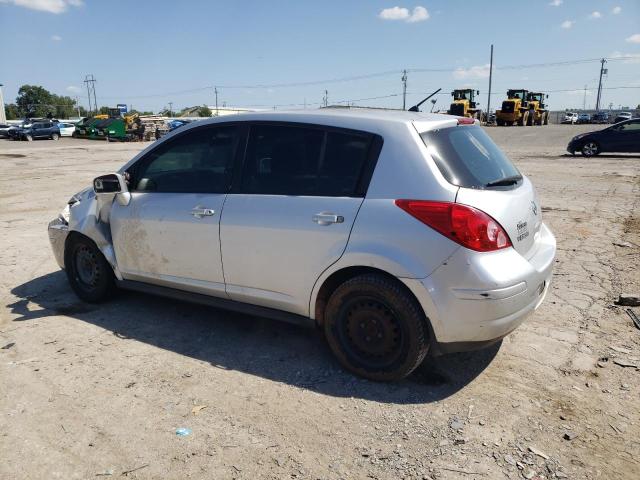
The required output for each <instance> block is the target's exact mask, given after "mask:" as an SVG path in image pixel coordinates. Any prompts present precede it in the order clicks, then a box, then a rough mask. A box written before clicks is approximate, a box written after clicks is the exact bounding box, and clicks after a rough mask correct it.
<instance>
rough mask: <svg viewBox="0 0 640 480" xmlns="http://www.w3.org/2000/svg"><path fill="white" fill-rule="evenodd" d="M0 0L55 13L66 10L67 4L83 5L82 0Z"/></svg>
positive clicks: (0, 0)
mask: <svg viewBox="0 0 640 480" xmlns="http://www.w3.org/2000/svg"><path fill="white" fill-rule="evenodd" d="M0 2H1V3H12V4H14V5H16V6H18V7H24V8H28V9H30V10H38V11H40V12H49V13H55V14H58V13H62V12H64V11H66V10H67V8H68V7H69V6H73V7H80V6H82V5H84V1H83V0H0Z"/></svg>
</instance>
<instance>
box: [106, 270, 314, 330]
mask: <svg viewBox="0 0 640 480" xmlns="http://www.w3.org/2000/svg"><path fill="white" fill-rule="evenodd" d="M117 285H118V287H120V288H123V289H125V290H133V291H136V292H142V293H148V294H151V295H159V296H162V297H165V298H172V299H175V300H182V301H186V302H191V303H199V304H202V305H207V306H210V307H214V308H221V309H224V310H231V311H234V312H239V313H244V314H247V315H254V316H260V317H267V318H271V319H273V320H278V321H281V322H287V323H292V324H294V325H301V326H304V327H313V326H315V322H314V321H313V320H312V319H310V318H308V317H305V316H303V315H296V314H295V313H289V312H285V311H282V310H276V309H274V308H268V307H261V306H259V305H252V304H248V303H242V302H237V301H234V300H229V299H227V298H220V297H213V296H210V295H203V294H200V293H193V292H187V291H184V290H177V289H175V288H168V287H162V286H159V285H151V284H148V283H142V282H134V281H131V280H118V281H117Z"/></svg>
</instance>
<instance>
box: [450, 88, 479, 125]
mask: <svg viewBox="0 0 640 480" xmlns="http://www.w3.org/2000/svg"><path fill="white" fill-rule="evenodd" d="M479 94H480V91H479V90H472V89H470V88H464V89H457V90H454V91H453V92H451V96H452V97H453V102H451V105H450V106H449V110H448V112H447V113H448V114H449V115H457V116H459V117H469V118H477V119H479V120H481V121H482V120H483V118H482V116H483V115H482V110H481V109H480V104H479V102H476V98H475V96H476V95H479Z"/></svg>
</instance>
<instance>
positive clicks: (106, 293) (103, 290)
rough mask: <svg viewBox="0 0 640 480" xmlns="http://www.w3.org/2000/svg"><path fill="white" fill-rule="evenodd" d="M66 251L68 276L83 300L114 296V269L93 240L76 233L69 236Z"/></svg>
mask: <svg viewBox="0 0 640 480" xmlns="http://www.w3.org/2000/svg"><path fill="white" fill-rule="evenodd" d="M64 253H65V259H64V264H65V270H66V273H67V278H68V279H69V283H70V284H71V288H72V289H73V291H74V292H75V293H76V295H78V297H80V299H81V300H84V301H85V302H89V303H97V302H102V301H104V300H107V299H108V298H109V297H111V296H112V294H113V292H114V290H115V281H114V275H113V270H112V268H111V266H110V265H109V263H108V262H107V260H106V259H105V258H104V255H102V252H101V251H100V250H99V249H98V247H97V246H96V244H95V243H93V241H91V240H90V239H88V238H86V237H83V236H80V235H74V236H73V237H71V238H69V240H68V242H67V245H66V247H65V252H64Z"/></svg>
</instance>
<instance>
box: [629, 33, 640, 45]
mask: <svg viewBox="0 0 640 480" xmlns="http://www.w3.org/2000/svg"><path fill="white" fill-rule="evenodd" d="M626 41H627V42H629V43H640V33H634V34H633V35H631V36H630V37H627V38H626Z"/></svg>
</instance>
